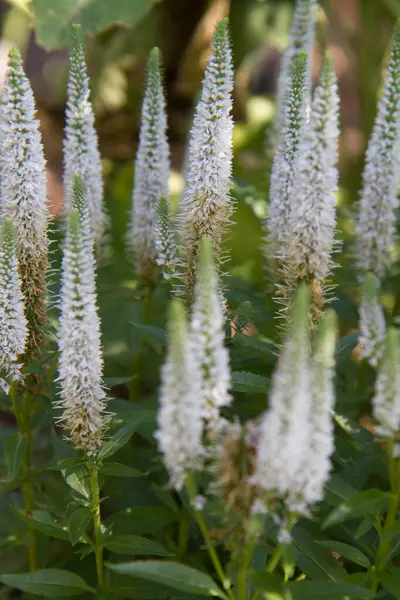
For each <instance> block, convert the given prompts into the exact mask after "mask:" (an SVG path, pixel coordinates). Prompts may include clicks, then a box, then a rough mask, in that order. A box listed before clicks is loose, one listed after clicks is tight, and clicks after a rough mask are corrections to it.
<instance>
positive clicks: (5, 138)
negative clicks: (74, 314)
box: [0, 49, 49, 357]
mask: <svg viewBox="0 0 400 600" xmlns="http://www.w3.org/2000/svg"><path fill="white" fill-rule="evenodd" d="M0 110H1V119H0V172H1V178H0V197H1V203H0V215H1V218H2V219H10V220H11V221H12V222H13V224H14V227H15V230H16V236H17V256H18V262H19V273H20V277H21V281H22V290H23V293H24V297H25V314H26V317H27V319H28V323H29V339H28V344H27V352H28V353H29V354H30V356H31V357H32V356H33V355H34V354H35V352H36V351H37V349H38V347H39V346H40V344H41V343H42V341H43V330H44V326H45V325H46V322H47V288H46V273H47V268H48V239H47V226H48V221H49V211H48V207H47V203H46V202H47V188H46V171H45V165H46V163H45V159H44V156H43V147H42V143H41V136H40V132H39V121H38V120H37V119H35V104H34V98H33V94H32V89H31V87H30V84H29V81H28V79H27V77H26V75H25V73H24V71H23V68H22V61H21V57H20V55H19V52H18V51H17V50H16V49H13V50H11V52H10V55H9V62H8V71H7V75H6V80H5V83H4V90H3V94H2V104H1V109H0Z"/></svg>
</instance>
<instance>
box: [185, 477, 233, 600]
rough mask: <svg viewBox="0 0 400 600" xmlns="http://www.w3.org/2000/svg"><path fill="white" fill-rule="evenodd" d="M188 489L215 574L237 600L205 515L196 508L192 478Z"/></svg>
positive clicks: (229, 594)
mask: <svg viewBox="0 0 400 600" xmlns="http://www.w3.org/2000/svg"><path fill="white" fill-rule="evenodd" d="M186 488H187V491H188V494H189V499H190V502H191V504H192V507H193V510H194V513H195V515H196V519H197V523H198V525H199V528H200V531H201V533H202V535H203V538H204V541H205V543H206V546H207V550H208V553H209V555H210V558H211V561H212V563H213V565H214V569H215V572H216V573H217V575H218V577H219V580H220V581H221V583H222V587H223V588H224V590H226V592H227V594H228V596H229V598H230V599H231V600H235V597H234V595H233V592H232V590H231V588H230V582H229V579H228V577H227V576H226V575H225V572H224V569H223V567H222V565H221V562H220V560H219V558H218V555H217V553H216V551H215V548H214V546H213V544H212V541H211V537H210V533H209V531H208V527H207V523H206V521H205V519H204V517H203V513H202V512H201V511H200V510H198V509H197V508H195V498H196V488H195V486H194V484H193V481H192V480H191V479H190V477H188V478H187V481H186Z"/></svg>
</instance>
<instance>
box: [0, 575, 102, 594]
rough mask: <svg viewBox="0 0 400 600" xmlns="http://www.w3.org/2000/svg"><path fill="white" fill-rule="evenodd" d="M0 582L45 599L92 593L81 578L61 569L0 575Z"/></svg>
mask: <svg viewBox="0 0 400 600" xmlns="http://www.w3.org/2000/svg"><path fill="white" fill-rule="evenodd" d="M0 581H1V582H2V583H4V584H5V585H8V586H9V587H11V588H17V589H18V590H22V591H23V592H28V593H30V594H38V595H39V596H46V597H47V598H61V597H63V596H78V595H79V594H83V592H88V591H93V590H92V589H91V588H90V587H89V586H88V585H86V583H85V582H84V580H83V579H82V578H81V577H79V576H78V575H75V573H70V572H69V571H63V570H62V569H40V570H39V571H34V572H33V573H16V574H13V575H0Z"/></svg>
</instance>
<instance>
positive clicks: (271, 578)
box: [251, 571, 284, 595]
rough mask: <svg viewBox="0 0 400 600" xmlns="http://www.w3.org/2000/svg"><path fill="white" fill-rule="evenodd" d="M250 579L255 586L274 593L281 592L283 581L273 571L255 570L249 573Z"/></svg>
mask: <svg viewBox="0 0 400 600" xmlns="http://www.w3.org/2000/svg"><path fill="white" fill-rule="evenodd" d="M251 579H252V581H253V583H254V584H255V586H256V588H257V589H259V590H263V591H265V592H270V593H274V594H279V595H282V594H283V590H284V581H283V580H282V579H281V578H280V577H279V576H278V575H275V574H273V573H266V572H265V571H264V572H261V571H257V572H253V573H251Z"/></svg>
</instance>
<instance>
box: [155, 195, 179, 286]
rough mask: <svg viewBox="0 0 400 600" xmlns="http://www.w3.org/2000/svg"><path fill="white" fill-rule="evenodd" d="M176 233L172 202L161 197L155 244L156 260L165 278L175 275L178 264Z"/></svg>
mask: <svg viewBox="0 0 400 600" xmlns="http://www.w3.org/2000/svg"><path fill="white" fill-rule="evenodd" d="M174 233H175V232H174V228H173V224H172V214H171V203H170V201H169V200H168V198H161V199H160V201H159V203H158V206H157V220H156V224H155V226H154V246H155V249H156V262H157V265H158V266H159V267H160V268H161V271H162V274H163V277H164V278H165V279H170V278H171V277H172V276H173V274H174V273H175V270H176V267H177V264H178V257H177V252H176V244H175V237H174Z"/></svg>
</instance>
